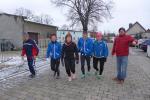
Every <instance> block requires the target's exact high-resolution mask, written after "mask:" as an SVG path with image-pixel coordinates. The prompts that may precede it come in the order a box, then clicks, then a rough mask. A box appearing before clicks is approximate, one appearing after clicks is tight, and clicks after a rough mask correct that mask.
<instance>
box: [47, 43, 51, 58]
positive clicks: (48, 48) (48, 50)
mask: <svg viewBox="0 0 150 100" xmlns="http://www.w3.org/2000/svg"><path fill="white" fill-rule="evenodd" d="M50 51H51V46H50V43H49V44H48V47H47V52H46V58H49V56H50Z"/></svg>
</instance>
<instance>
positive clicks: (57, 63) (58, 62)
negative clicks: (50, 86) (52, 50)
mask: <svg viewBox="0 0 150 100" xmlns="http://www.w3.org/2000/svg"><path fill="white" fill-rule="evenodd" d="M59 64H60V59H56V68H55V72H56V73H57V78H59V75H60V70H59Z"/></svg>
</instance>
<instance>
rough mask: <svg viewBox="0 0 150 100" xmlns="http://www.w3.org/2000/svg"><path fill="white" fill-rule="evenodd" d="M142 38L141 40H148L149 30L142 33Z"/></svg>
mask: <svg viewBox="0 0 150 100" xmlns="http://www.w3.org/2000/svg"><path fill="white" fill-rule="evenodd" d="M142 37H143V38H149V39H150V29H148V30H147V31H146V32H144V33H143V34H142Z"/></svg>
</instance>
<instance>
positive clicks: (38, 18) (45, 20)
mask: <svg viewBox="0 0 150 100" xmlns="http://www.w3.org/2000/svg"><path fill="white" fill-rule="evenodd" d="M15 14H16V15H19V16H25V17H27V20H29V21H33V22H37V23H41V24H47V25H48V24H52V21H53V19H52V18H51V17H50V16H49V15H47V14H41V15H35V14H34V13H33V12H32V11H31V10H29V9H26V8H18V9H16V11H15Z"/></svg>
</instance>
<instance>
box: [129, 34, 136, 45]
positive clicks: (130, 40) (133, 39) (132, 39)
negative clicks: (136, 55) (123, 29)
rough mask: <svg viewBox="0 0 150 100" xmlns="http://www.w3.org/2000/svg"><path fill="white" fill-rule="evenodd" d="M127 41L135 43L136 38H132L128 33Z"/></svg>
mask: <svg viewBox="0 0 150 100" xmlns="http://www.w3.org/2000/svg"><path fill="white" fill-rule="evenodd" d="M128 40H129V43H131V44H132V45H136V44H137V40H136V39H135V38H133V37H132V36H130V35H129V38H128Z"/></svg>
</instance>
